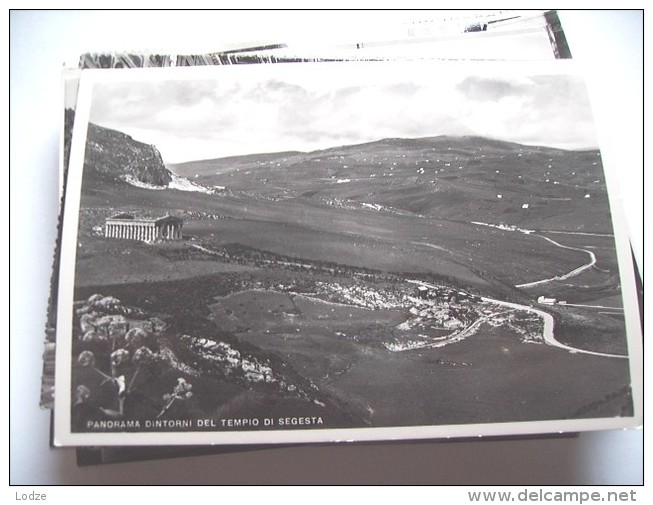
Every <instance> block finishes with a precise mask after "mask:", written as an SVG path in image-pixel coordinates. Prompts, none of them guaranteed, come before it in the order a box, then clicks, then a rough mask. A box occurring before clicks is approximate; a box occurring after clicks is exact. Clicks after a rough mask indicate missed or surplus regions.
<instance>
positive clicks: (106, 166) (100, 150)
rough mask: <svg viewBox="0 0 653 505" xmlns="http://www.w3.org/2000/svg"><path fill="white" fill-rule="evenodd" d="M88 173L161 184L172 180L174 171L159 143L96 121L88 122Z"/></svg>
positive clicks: (85, 168)
mask: <svg viewBox="0 0 653 505" xmlns="http://www.w3.org/2000/svg"><path fill="white" fill-rule="evenodd" d="M84 173H85V174H91V173H93V174H96V175H98V176H99V177H100V178H102V179H107V178H108V179H114V180H118V179H124V178H125V177H127V176H130V177H131V178H133V179H134V180H136V181H140V182H142V183H145V184H150V185H152V186H161V187H166V186H168V184H169V183H170V181H172V174H171V173H170V171H169V170H168V169H167V168H166V167H165V164H164V163H163V159H162V158H161V154H160V153H159V150H158V149H157V148H156V147H155V146H153V145H149V144H144V143H142V142H138V141H136V140H134V139H133V138H132V137H130V136H129V135H126V134H124V133H122V132H119V131H116V130H111V129H109V128H104V127H102V126H98V125H95V124H93V123H89V125H88V135H87V138H86V156H85V160H84Z"/></svg>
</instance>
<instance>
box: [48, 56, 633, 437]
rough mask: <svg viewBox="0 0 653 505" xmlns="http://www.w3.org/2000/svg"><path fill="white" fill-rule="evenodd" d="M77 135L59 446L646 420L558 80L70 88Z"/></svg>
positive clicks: (602, 217) (571, 111) (571, 103)
mask: <svg viewBox="0 0 653 505" xmlns="http://www.w3.org/2000/svg"><path fill="white" fill-rule="evenodd" d="M74 115H75V118H74V129H73V138H72V147H71V153H70V165H69V173H68V180H67V187H66V199H65V210H64V218H63V230H62V245H61V247H62V249H61V251H62V255H61V262H60V272H59V292H58V297H57V301H58V303H57V321H56V328H57V347H56V353H57V354H56V379H55V385H56V394H55V410H54V412H55V435H54V439H55V444H56V445H61V446H67V445H74V446H87V445H92V446H112V445H120V446H127V445H195V444H243V443H250V444H261V443H262V444H265V443H297V442H302V443H305V442H333V441H346V440H356V441H363V440H396V439H425V438H443V437H469V436H491V435H518V434H535V433H551V432H569V431H583V430H595V429H609V428H627V427H636V426H639V425H641V398H642V388H641V376H642V370H641V365H642V364H641V331H640V326H639V318H638V313H637V303H636V301H635V300H636V299H635V287H634V279H633V278H632V264H631V263H630V261H631V260H630V255H629V249H628V240H627V236H626V235H625V228H624V227H623V226H621V225H620V224H619V222H620V221H619V220H620V213H619V212H620V209H619V206H618V201H617V202H615V201H611V200H610V198H609V194H608V185H607V184H606V177H605V174H604V171H603V166H602V163H601V155H600V151H599V149H598V145H597V140H596V136H595V133H594V128H593V124H592V113H591V106H590V102H589V99H588V98H587V93H586V90H585V84H584V81H583V78H582V75H580V74H579V73H577V72H576V71H575V67H574V65H573V62H571V61H552V62H538V63H537V64H529V63H525V62H520V63H515V62H437V61H433V60H424V59H421V60H415V61H408V60H406V61H358V62H356V61H351V62H332V63H316V64H310V63H302V64H295V63H280V64H275V65H229V66H219V67H209V68H193V67H187V68H147V69H133V70H130V71H128V72H127V71H124V70H123V71H121V70H85V71H84V72H83V73H82V76H81V79H80V84H79V94H78V99H77V105H76V110H75V113H74Z"/></svg>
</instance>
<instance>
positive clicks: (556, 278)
mask: <svg viewBox="0 0 653 505" xmlns="http://www.w3.org/2000/svg"><path fill="white" fill-rule="evenodd" d="M528 235H532V236H534V237H539V238H543V239H544V240H546V241H548V242H551V243H552V244H553V245H556V246H558V247H561V248H563V249H570V250H572V251H581V252H584V253H585V254H587V255H588V256H589V262H587V263H585V264H583V265H581V266H579V267H577V268H574V269H573V270H572V271H570V272H567V273H566V274H564V275H556V276H554V277H549V278H548V279H541V280H539V281H534V282H526V283H524V284H517V285H516V286H515V287H517V288H529V287H531V286H537V285H539V284H545V283H547V282H551V281H564V280H566V279H569V278H570V277H574V276H576V275H578V274H580V273H581V272H584V271H585V270H587V269H588V268H592V267H593V266H594V265H596V255H595V254H594V253H593V252H592V251H588V250H587V249H581V248H580V247H571V246H568V245H563V244H560V243H559V242H556V241H555V240H552V239H550V238H548V237H544V236H543V235H535V234H530V233H529V234H528Z"/></svg>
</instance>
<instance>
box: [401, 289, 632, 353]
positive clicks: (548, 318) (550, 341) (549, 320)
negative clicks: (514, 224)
mask: <svg viewBox="0 0 653 505" xmlns="http://www.w3.org/2000/svg"><path fill="white" fill-rule="evenodd" d="M408 282H410V283H411V284H419V285H421V286H425V287H427V288H431V289H437V287H436V286H433V285H432V284H428V283H426V282H422V281H417V280H409V281H408ZM481 301H483V302H486V303H492V304H495V305H502V306H504V307H509V308H511V309H517V310H524V311H527V312H532V313H534V314H537V315H538V316H539V317H541V318H542V320H543V321H544V326H543V328H542V338H543V339H544V342H545V343H546V344H547V345H550V346H552V347H557V348H559V349H564V350H565V351H568V352H571V353H578V354H590V355H592V356H601V357H603V358H621V359H628V356H623V355H621V354H609V353H605V352H596V351H588V350H587V349H581V348H579V347H572V346H570V345H567V344H563V343H562V342H559V341H558V340H556V338H555V335H554V332H553V329H554V326H555V321H554V320H553V316H552V315H551V314H549V313H548V312H544V311H543V310H540V309H536V308H535V307H531V306H530V305H521V304H518V303H512V302H505V301H503V300H497V299H495V298H487V297H481Z"/></svg>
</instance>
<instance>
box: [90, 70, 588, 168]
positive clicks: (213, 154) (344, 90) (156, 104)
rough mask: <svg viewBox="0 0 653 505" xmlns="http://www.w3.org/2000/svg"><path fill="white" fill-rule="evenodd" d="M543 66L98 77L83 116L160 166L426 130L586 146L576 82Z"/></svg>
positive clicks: (584, 104)
mask: <svg viewBox="0 0 653 505" xmlns="http://www.w3.org/2000/svg"><path fill="white" fill-rule="evenodd" d="M550 63H555V62H550ZM550 63H547V64H540V65H537V66H533V65H524V64H521V65H519V64H517V65H515V64H505V63H504V64H489V63H477V64H469V63H467V64H464V65H463V64H461V65H457V64H451V63H450V64H443V63H437V62H433V61H414V62H348V63H317V64H292V63H291V64H275V65H238V66H222V67H213V68H206V67H205V68H203V69H200V68H194V69H165V71H164V70H163V69H155V70H152V71H149V72H142V73H140V74H139V73H134V72H132V73H130V75H129V77H127V74H125V73H124V71H121V70H116V71H115V72H114V71H107V70H103V71H100V72H98V73H97V74H96V76H95V77H94V84H93V90H92V95H91V96H92V99H91V102H90V114H89V120H90V121H91V122H93V123H96V124H99V125H101V126H105V127H108V128H113V129H116V130H120V131H122V132H124V133H127V134H129V135H131V136H132V137H133V138H134V139H136V140H139V141H141V142H146V143H148V144H154V145H155V146H156V147H157V148H158V149H159V151H160V152H161V155H162V157H163V159H164V161H165V162H166V163H179V162H184V161H191V160H198V159H211V158H220V157H226V156H234V155H241V154H253V153H265V152H279V151H288V150H297V151H313V150H317V149H323V148H328V147H334V146H340V145H350V144H357V143H363V142H369V141H374V140H379V139H383V138H395V137H401V138H417V137H429V136H437V135H480V136H486V137H491V138H495V139H500V140H508V141H513V142H519V143H523V144H532V145H547V146H551V147H559V148H564V149H585V148H595V147H596V146H597V141H596V136H595V132H594V128H593V124H592V117H591V108H590V104H589V101H588V98H587V92H586V89H585V84H584V82H583V80H582V79H581V78H580V77H579V76H577V75H574V74H568V73H567V70H566V69H567V68H568V67H566V66H565V67H564V69H563V70H564V71H561V67H560V66H554V65H551V64H550ZM121 72H123V73H122V74H121ZM132 74H136V77H135V76H134V75H132ZM126 78H128V79H129V80H125V79H126Z"/></svg>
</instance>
